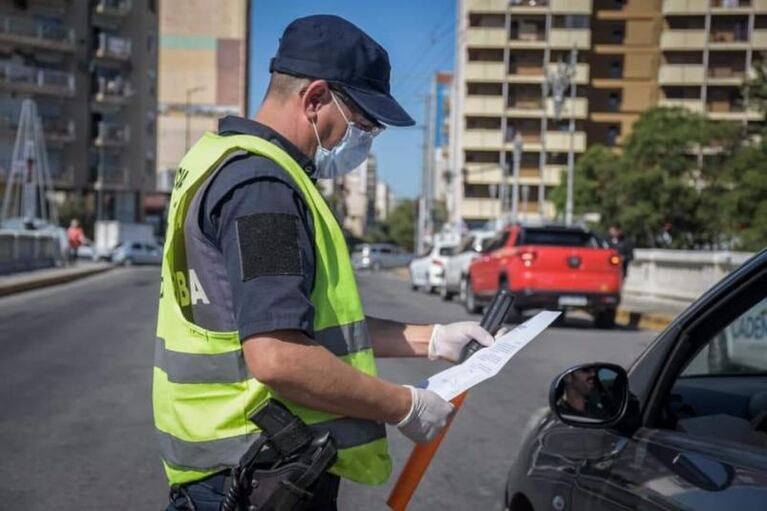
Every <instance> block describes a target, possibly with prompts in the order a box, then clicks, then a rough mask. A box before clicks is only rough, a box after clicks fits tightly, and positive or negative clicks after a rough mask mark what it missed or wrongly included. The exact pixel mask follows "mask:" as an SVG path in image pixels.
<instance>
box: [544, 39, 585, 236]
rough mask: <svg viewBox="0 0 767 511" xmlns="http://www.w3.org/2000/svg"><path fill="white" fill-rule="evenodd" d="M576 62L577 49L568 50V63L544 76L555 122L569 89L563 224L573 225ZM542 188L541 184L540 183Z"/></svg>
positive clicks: (558, 117) (560, 113)
mask: <svg viewBox="0 0 767 511" xmlns="http://www.w3.org/2000/svg"><path fill="white" fill-rule="evenodd" d="M577 61H578V49H577V48H576V47H574V46H573V48H572V50H570V62H569V63H567V64H566V63H564V62H562V61H559V63H558V64H557V68H556V70H555V71H554V72H553V73H551V74H548V75H547V76H546V82H547V83H548V84H549V87H550V88H551V92H552V99H553V102H554V117H555V118H556V119H557V121H558V120H559V119H560V118H561V116H562V107H563V106H564V103H565V91H566V90H567V89H568V88H569V89H570V123H569V127H568V134H569V147H568V151H567V201H566V205H565V224H566V225H571V224H572V223H573V174H574V170H575V87H576V84H575V71H576V65H577ZM541 186H543V183H541Z"/></svg>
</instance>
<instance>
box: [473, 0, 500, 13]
mask: <svg viewBox="0 0 767 511" xmlns="http://www.w3.org/2000/svg"><path fill="white" fill-rule="evenodd" d="M462 4H463V6H464V7H463V8H464V10H465V11H471V12H487V13H496V14H497V13H501V14H505V13H506V9H507V8H508V6H509V1H508V0H469V1H467V2H462Z"/></svg>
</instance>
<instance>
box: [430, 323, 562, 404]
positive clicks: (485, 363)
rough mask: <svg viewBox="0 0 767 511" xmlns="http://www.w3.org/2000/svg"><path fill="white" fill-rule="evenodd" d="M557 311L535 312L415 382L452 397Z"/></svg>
mask: <svg viewBox="0 0 767 511" xmlns="http://www.w3.org/2000/svg"><path fill="white" fill-rule="evenodd" d="M560 314H561V313H560V312H553V311H543V312H539V313H538V314H536V315H535V316H534V317H532V318H531V319H529V320H527V321H525V322H524V323H522V324H521V325H519V326H517V327H516V328H514V330H511V331H510V332H507V333H506V334H504V335H503V336H502V337H500V338H499V339H498V340H497V341H495V344H493V345H492V346H490V347H487V348H483V349H481V350H479V351H478V352H476V353H475V354H474V355H472V356H471V357H469V359H468V360H466V361H465V362H464V363H462V364H458V365H455V366H453V367H451V368H450V369H445V370H444V371H442V372H440V373H437V374H435V375H434V376H432V377H430V378H429V379H427V380H426V381H425V382H422V383H421V384H419V385H418V386H419V387H421V388H426V389H429V390H433V391H434V392H436V393H437V394H439V395H440V396H442V398H443V399H446V400H450V399H453V398H454V397H456V396H457V395H459V394H461V393H462V392H464V391H466V390H469V389H470V388H472V387H473V386H474V385H476V384H478V383H481V382H483V381H485V380H487V379H488V378H491V377H493V376H495V375H496V374H498V373H499V372H500V370H501V369H503V366H505V365H506V363H507V362H508V361H509V360H511V357H513V356H514V355H516V354H517V352H518V351H519V350H521V349H522V348H524V347H525V346H527V344H528V343H529V342H530V341H532V340H533V339H535V338H536V337H537V336H538V334H540V333H541V332H543V331H544V330H545V329H546V328H547V327H548V326H549V325H550V324H551V323H553V322H554V320H555V319H557V317H559V315H560Z"/></svg>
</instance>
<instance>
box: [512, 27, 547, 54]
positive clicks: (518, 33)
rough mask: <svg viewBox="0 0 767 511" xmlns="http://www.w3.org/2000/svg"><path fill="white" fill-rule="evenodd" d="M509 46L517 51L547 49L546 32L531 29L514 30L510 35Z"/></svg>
mask: <svg viewBox="0 0 767 511" xmlns="http://www.w3.org/2000/svg"><path fill="white" fill-rule="evenodd" d="M509 46H510V47H511V48H517V49H538V48H545V47H546V32H545V31H543V30H538V29H535V28H529V27H525V28H523V29H522V30H520V29H512V32H511V34H509Z"/></svg>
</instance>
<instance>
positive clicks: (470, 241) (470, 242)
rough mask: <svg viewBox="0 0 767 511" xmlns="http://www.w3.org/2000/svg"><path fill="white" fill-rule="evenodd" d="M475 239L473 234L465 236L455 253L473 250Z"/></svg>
mask: <svg viewBox="0 0 767 511" xmlns="http://www.w3.org/2000/svg"><path fill="white" fill-rule="evenodd" d="M476 239H477V238H475V237H474V236H469V237H467V238H464V240H463V243H461V246H460V247H459V248H458V250H456V253H457V254H460V253H462V252H469V251H471V250H473V247H474V241H475V240H476Z"/></svg>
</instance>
